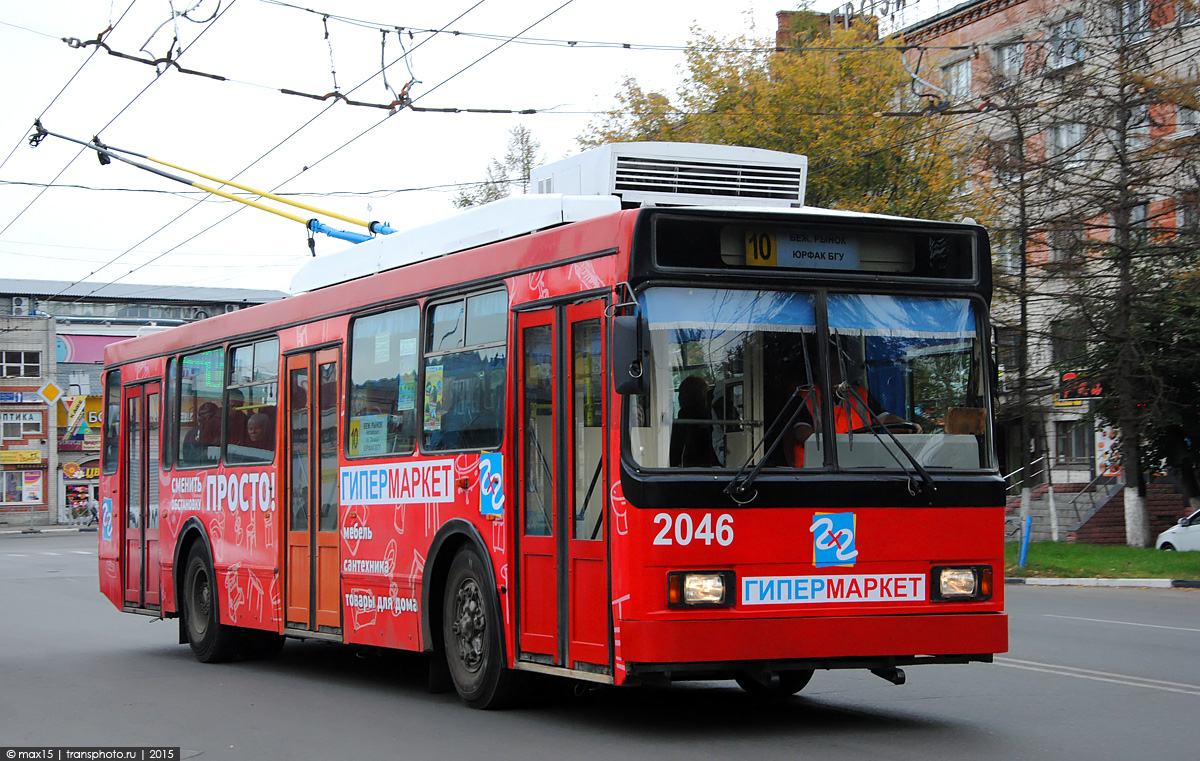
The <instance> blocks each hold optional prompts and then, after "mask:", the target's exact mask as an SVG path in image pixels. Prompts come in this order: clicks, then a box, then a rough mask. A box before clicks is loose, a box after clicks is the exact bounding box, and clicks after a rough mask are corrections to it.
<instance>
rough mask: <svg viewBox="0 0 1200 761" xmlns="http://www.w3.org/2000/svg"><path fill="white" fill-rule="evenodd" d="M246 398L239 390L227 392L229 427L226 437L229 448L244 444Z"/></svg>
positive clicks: (234, 389)
mask: <svg viewBox="0 0 1200 761" xmlns="http://www.w3.org/2000/svg"><path fill="white" fill-rule="evenodd" d="M247 418H248V416H247V414H246V397H245V396H244V395H243V394H242V392H241V390H240V389H236V388H232V389H230V390H229V425H228V426H226V428H227V431H228V432H227V433H226V437H227V438H228V440H229V445H230V446H241V445H243V444H245V442H246V421H247Z"/></svg>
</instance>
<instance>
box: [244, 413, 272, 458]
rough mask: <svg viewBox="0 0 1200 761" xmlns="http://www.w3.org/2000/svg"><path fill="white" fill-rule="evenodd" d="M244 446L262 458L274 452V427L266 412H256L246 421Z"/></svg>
mask: <svg viewBox="0 0 1200 761" xmlns="http://www.w3.org/2000/svg"><path fill="white" fill-rule="evenodd" d="M246 446H247V447H249V448H251V449H257V450H260V451H259V452H256V454H261V455H262V456H264V457H269V456H270V454H271V453H273V452H274V451H275V426H274V425H273V423H272V422H271V416H270V415H268V414H267V413H266V412H256V413H254V414H253V415H251V416H250V419H249V420H247V421H246Z"/></svg>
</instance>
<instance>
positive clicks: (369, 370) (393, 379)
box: [346, 306, 421, 457]
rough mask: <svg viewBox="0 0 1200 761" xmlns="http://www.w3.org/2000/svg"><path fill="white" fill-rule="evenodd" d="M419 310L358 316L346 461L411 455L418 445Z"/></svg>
mask: <svg viewBox="0 0 1200 761" xmlns="http://www.w3.org/2000/svg"><path fill="white" fill-rule="evenodd" d="M420 319H421V313H420V310H419V308H418V307H416V306H407V307H401V308H400V309H393V310H391V311H388V312H381V313H379V314H372V315H367V316H365V317H359V318H357V319H356V320H355V321H354V324H353V325H352V326H351V328H350V347H351V348H350V425H348V426H347V431H346V438H347V443H346V455H347V456H348V457H363V456H379V455H385V454H409V453H411V452H412V451H413V450H414V449H415V448H416V446H417V345H418V341H419V340H420V336H419V335H418V334H419V333H420V327H419V323H420Z"/></svg>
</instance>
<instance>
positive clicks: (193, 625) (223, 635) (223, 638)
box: [182, 543, 239, 663]
mask: <svg viewBox="0 0 1200 761" xmlns="http://www.w3.org/2000/svg"><path fill="white" fill-rule="evenodd" d="M182 597H183V600H182V602H183V628H184V631H186V632H187V638H188V645H189V646H191V648H192V654H193V655H195V656H196V660H198V661H200V662H201V663H221V662H222V661H227V660H229V659H230V658H232V657H233V656H234V655H236V654H237V650H238V640H239V637H238V631H237V629H236V628H235V627H232V626H226V625H224V624H222V623H221V613H220V608H219V603H220V594H219V593H218V590H217V586H216V574H214V573H213V567H212V561H211V560H209V558H208V552H207V550H205V548H204V545H202V544H199V543H197V544H196V545H195V546H193V547H192V551H191V552H190V553H189V554H188V559H187V566H186V570H185V571H184V576H183V595H182Z"/></svg>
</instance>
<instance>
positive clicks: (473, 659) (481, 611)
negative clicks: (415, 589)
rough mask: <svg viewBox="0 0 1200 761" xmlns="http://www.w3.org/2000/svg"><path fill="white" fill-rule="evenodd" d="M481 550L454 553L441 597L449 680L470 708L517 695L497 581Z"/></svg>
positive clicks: (496, 704)
mask: <svg viewBox="0 0 1200 761" xmlns="http://www.w3.org/2000/svg"><path fill="white" fill-rule="evenodd" d="M485 569H486V566H485V565H484V564H483V559H482V558H480V556H479V553H477V552H476V551H475V550H474V549H472V548H470V547H464V548H462V549H461V550H459V551H458V554H457V555H455V556H454V560H453V562H451V564H450V573H449V575H448V576H447V578H446V589H445V595H444V597H443V602H442V643H443V646H444V648H445V654H446V666H447V668H448V669H449V671H450V680H451V681H452V682H453V683H454V689H455V690H456V691H457V692H458V696H459V697H460V698H462V701H463V702H464V703H466V704H467V705H468V706H470V707H472V708H501V707H503V706H504V705H506V704H507V703H508V702H509V701H510V700H511V699H512V697H513V693H514V689H513V681H514V679H513V677H514V675H513V673H512V672H511V671H509V669H508V668H507V667H506V666H505V664H504V660H505V658H504V648H503V647H502V646H501V644H500V642H501V640H500V616H499V615H498V611H497V610H496V602H495V593H494V591H493V587H494V583H493V581H492V579H491V578H490V577H489V575H488V574H487V572H486V570H485Z"/></svg>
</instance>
